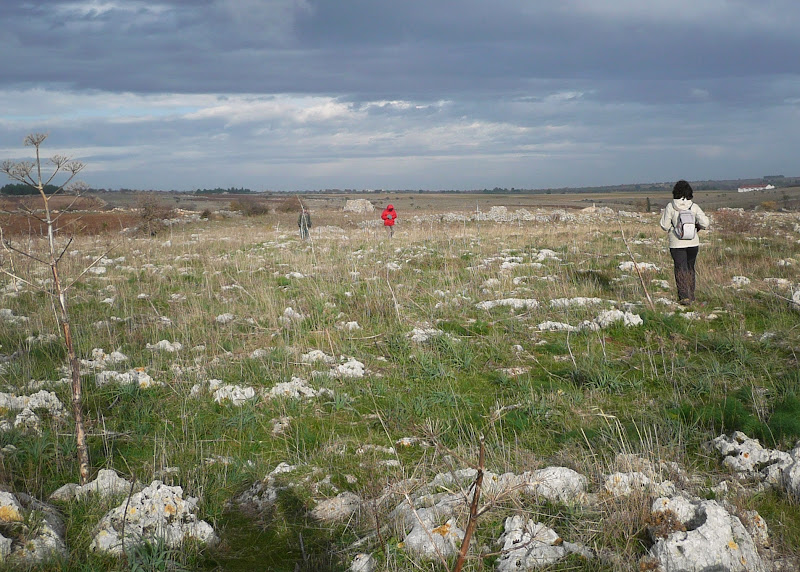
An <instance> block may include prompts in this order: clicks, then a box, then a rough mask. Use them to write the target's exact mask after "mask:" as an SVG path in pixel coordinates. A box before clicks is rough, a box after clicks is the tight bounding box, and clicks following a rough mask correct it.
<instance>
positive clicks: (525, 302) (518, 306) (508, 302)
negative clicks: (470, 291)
mask: <svg viewBox="0 0 800 572" xmlns="http://www.w3.org/2000/svg"><path fill="white" fill-rule="evenodd" d="M498 306H507V307H510V308H512V309H514V310H527V309H531V308H538V307H539V302H538V301H537V300H534V299H533V298H528V299H523V298H504V299H502V300H486V301H484V302H479V303H478V304H476V307H477V308H478V309H479V310H491V309H492V308H496V307H498Z"/></svg>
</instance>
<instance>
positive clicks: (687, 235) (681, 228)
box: [675, 209, 697, 240]
mask: <svg viewBox="0 0 800 572" xmlns="http://www.w3.org/2000/svg"><path fill="white" fill-rule="evenodd" d="M675 236H677V237H678V238H680V239H681V240H692V239H693V238H694V237H695V236H697V222H696V221H695V218H694V213H693V212H692V211H691V210H689V209H686V210H681V211H678V224H676V225H675Z"/></svg>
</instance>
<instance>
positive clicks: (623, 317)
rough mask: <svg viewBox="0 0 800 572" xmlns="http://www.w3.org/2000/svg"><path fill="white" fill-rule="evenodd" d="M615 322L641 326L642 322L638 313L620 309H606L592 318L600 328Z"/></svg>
mask: <svg viewBox="0 0 800 572" xmlns="http://www.w3.org/2000/svg"><path fill="white" fill-rule="evenodd" d="M617 322H622V323H623V324H624V325H625V326H626V327H630V326H641V325H642V324H643V323H644V321H643V320H642V318H641V316H639V314H633V313H631V312H623V311H622V310H606V311H605V312H601V313H600V315H599V316H597V317H596V318H595V319H594V323H595V324H597V325H598V326H600V327H601V328H608V327H609V326H612V325H613V324H615V323H617Z"/></svg>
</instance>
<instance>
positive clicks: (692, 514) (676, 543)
mask: <svg viewBox="0 0 800 572" xmlns="http://www.w3.org/2000/svg"><path fill="white" fill-rule="evenodd" d="M652 513H653V514H652V516H651V521H652V522H653V523H654V524H651V525H650V527H649V531H650V535H651V537H652V538H653V541H654V542H655V544H654V545H653V547H652V548H651V549H650V556H651V557H652V558H653V559H654V560H655V561H656V562H657V563H658V564H659V565H660V566H661V569H662V570H663V571H664V572H679V571H681V572H682V571H692V570H696V571H701V570H720V571H723V570H724V571H726V572H766V570H767V569H766V567H765V565H764V562H763V561H762V560H761V557H760V556H759V554H758V551H757V550H756V546H755V543H754V542H753V538H752V537H751V536H750V533H748V532H747V530H746V529H745V527H744V526H743V525H742V522H741V521H740V520H739V519H738V518H737V517H736V516H733V515H731V514H730V513H729V512H728V511H727V510H725V509H724V508H723V507H722V506H721V505H720V504H719V503H717V502H716V501H713V500H705V501H701V500H689V499H687V498H684V497H681V496H677V497H673V498H666V497H661V498H658V499H656V500H655V502H654V503H653V506H652ZM665 524H666V526H665Z"/></svg>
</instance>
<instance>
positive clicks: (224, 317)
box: [214, 312, 236, 325]
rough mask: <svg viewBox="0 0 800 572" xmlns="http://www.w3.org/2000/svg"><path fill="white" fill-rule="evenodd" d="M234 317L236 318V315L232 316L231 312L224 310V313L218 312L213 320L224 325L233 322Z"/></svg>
mask: <svg viewBox="0 0 800 572" xmlns="http://www.w3.org/2000/svg"><path fill="white" fill-rule="evenodd" d="M235 319H236V316H234V315H233V314H231V313H230V312H226V313H224V314H220V315H219V316H217V317H216V318H214V321H215V322H216V323H218V324H222V325H225V324H230V323H231V322H233V321H234V320H235Z"/></svg>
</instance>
